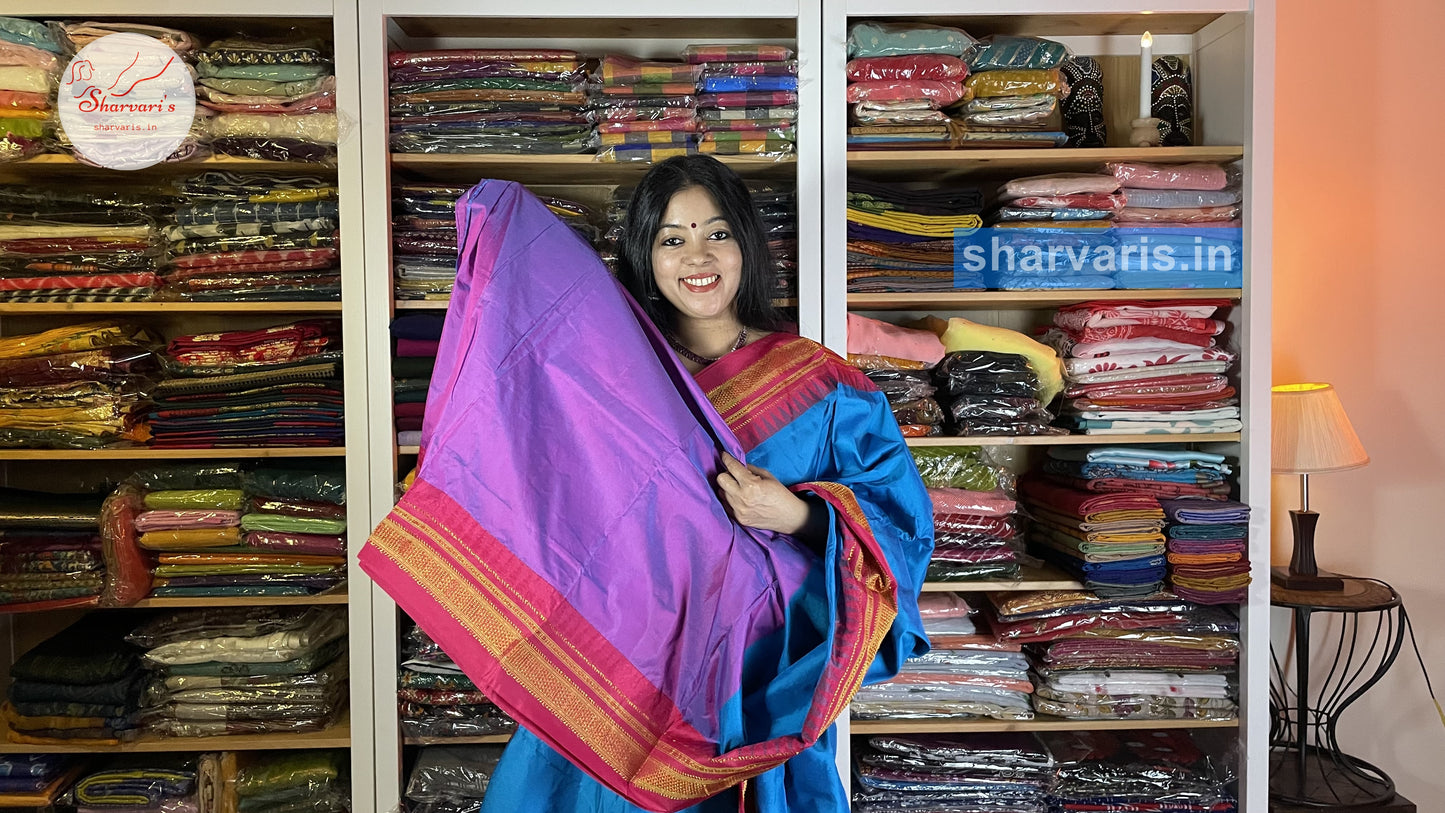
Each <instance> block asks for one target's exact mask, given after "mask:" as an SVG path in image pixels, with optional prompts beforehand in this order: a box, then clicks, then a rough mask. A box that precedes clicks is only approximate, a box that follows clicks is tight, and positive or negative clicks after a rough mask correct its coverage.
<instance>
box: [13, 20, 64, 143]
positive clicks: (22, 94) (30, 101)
mask: <svg viewBox="0 0 1445 813" xmlns="http://www.w3.org/2000/svg"><path fill="white" fill-rule="evenodd" d="M60 52H61V48H60V43H58V42H56V40H55V35H54V34H53V33H52V32H51V30H50V29H49V28H48V27H47V26H46V25H45V24H44V23H41V22H36V21H35V20H24V19H20V18H18V17H0V162H5V161H20V160H22V159H25V158H29V157H31V156H33V155H39V154H40V153H42V152H45V149H46V148H45V139H46V138H47V137H48V136H49V135H50V130H51V127H50V121H51V117H52V116H53V115H54V113H55V108H54V105H53V104H51V99H52V98H54V95H55V88H56V86H57V84H58V83H59V79H60V72H61V70H62V68H63V66H62V65H61V64H60V57H59V56H58V55H59V54H60Z"/></svg>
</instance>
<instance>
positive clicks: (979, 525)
mask: <svg viewBox="0 0 1445 813" xmlns="http://www.w3.org/2000/svg"><path fill="white" fill-rule="evenodd" d="M933 530H934V531H935V532H936V533H939V534H974V535H980V536H991V537H993V538H995V539H999V540H1006V539H1012V538H1013V537H1014V534H1016V533H1017V529H1016V528H1015V527H1014V525H1013V523H1012V522H1010V521H1009V519H1008V517H990V516H987V515H984V514H940V513H937V511H935V512H934V514H933Z"/></svg>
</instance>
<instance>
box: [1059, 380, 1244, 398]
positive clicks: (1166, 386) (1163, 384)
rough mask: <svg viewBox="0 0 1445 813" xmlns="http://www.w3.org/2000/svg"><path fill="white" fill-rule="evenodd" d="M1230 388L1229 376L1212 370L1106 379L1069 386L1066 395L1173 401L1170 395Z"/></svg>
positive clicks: (1209, 393)
mask: <svg viewBox="0 0 1445 813" xmlns="http://www.w3.org/2000/svg"><path fill="white" fill-rule="evenodd" d="M1227 389H1229V379H1227V378H1225V377H1224V376H1222V375H1214V374H1211V373H1194V374H1192V375H1171V376H1164V377H1162V378H1150V379H1147V380H1146V381H1109V382H1105V383H1101V384H1084V385H1082V386H1073V387H1069V388H1068V389H1066V390H1065V391H1064V395H1065V396H1066V397H1069V398H1094V399H1104V398H1122V399H1127V400H1130V401H1151V400H1157V401H1172V400H1176V399H1175V398H1174V397H1173V396H1185V397H1193V396H1197V395H1201V394H1202V395H1211V396H1212V395H1217V394H1218V393H1221V392H1224V391H1225V390H1227Z"/></svg>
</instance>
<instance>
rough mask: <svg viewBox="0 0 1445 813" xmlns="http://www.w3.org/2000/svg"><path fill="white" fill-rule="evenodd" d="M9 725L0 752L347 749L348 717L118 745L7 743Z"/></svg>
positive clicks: (0, 732) (144, 737)
mask: <svg viewBox="0 0 1445 813" xmlns="http://www.w3.org/2000/svg"><path fill="white" fill-rule="evenodd" d="M9 729H10V726H9V724H7V723H5V722H4V721H0V754H155V753H184V752H187V751H283V750H294V749H297V748H350V747H351V719H350V717H343V718H342V719H341V721H340V722H338V723H337V724H336V725H334V726H332V727H331V728H328V729H326V730H324V731H308V732H305V733H300V734H288V733H279V734H224V735H220V736H212V737H162V736H159V735H156V734H144V733H143V734H141V735H140V736H138V737H137V738H136V739H135V740H132V741H130V742H124V743H121V744H120V745H109V746H106V745H63V744H49V743H47V744H45V745H31V744H29V743H18V742H10V737H9Z"/></svg>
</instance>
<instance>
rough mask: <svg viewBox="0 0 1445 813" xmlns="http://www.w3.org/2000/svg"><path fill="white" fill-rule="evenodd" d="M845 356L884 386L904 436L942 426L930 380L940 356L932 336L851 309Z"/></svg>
mask: <svg viewBox="0 0 1445 813" xmlns="http://www.w3.org/2000/svg"><path fill="white" fill-rule="evenodd" d="M848 358H849V359H850V360H851V361H852V362H853V363H854V364H855V365H856V366H858V367H860V368H861V369H862V370H863V373H864V375H867V376H868V378H869V380H871V381H872V382H873V383H874V384H875V385H877V386H878V389H880V390H882V391H883V395H884V396H885V397H886V398H887V399H888V405H889V406H890V407H891V408H892V409H893V417H894V418H896V419H897V420H898V425H899V428H900V429H901V430H902V431H903V434H904V436H905V437H927V436H929V435H937V434H940V433H941V432H942V428H941V425H942V423H943V411H942V410H941V409H940V408H939V406H938V402H937V401H935V400H934V398H933V395H934V391H935V388H934V386H933V384H932V383H931V382H930V380H929V377H930V373H929V369H930V368H932V367H933V365H935V364H937V363H938V361H939V359H942V358H943V343H942V342H940V341H939V340H938V337H937V336H935V335H933V334H932V333H929V332H928V331H926V330H913V329H910V328H905V327H898V326H897V325H892V324H889V323H887V322H882V321H879V320H877V319H870V318H868V317H866V316H859V315H858V314H855V313H850V314H848Z"/></svg>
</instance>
